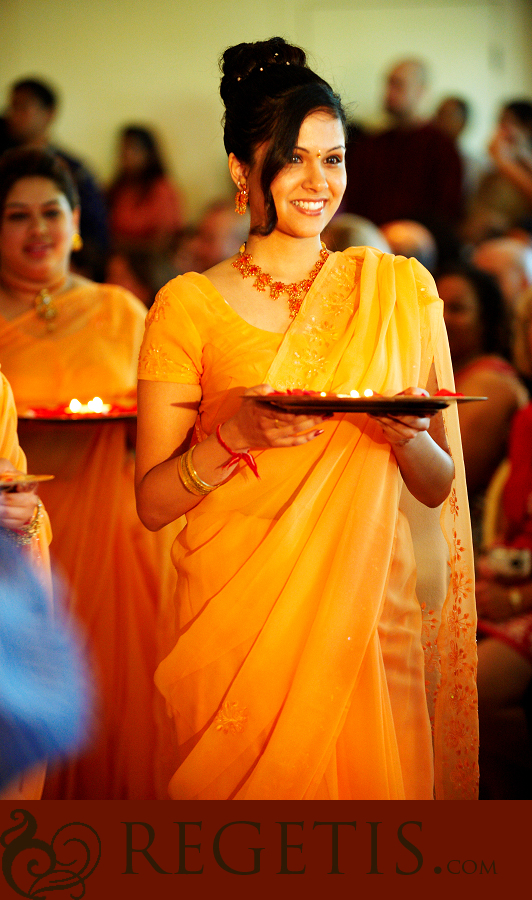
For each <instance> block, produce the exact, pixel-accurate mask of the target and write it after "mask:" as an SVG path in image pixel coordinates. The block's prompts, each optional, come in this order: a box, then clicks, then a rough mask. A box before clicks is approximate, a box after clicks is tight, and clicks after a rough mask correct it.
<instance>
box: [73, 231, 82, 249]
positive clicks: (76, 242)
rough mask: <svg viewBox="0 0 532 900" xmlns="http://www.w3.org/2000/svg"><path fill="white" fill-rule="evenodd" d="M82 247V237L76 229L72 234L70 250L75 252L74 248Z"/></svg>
mask: <svg viewBox="0 0 532 900" xmlns="http://www.w3.org/2000/svg"><path fill="white" fill-rule="evenodd" d="M82 247H83V238H82V237H81V235H80V234H78V232H77V231H76V232H75V233H74V234H73V235H72V250H73V251H74V252H76V250H81V248H82Z"/></svg>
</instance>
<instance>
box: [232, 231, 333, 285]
mask: <svg viewBox="0 0 532 900" xmlns="http://www.w3.org/2000/svg"><path fill="white" fill-rule="evenodd" d="M320 250H321V240H320V236H319V235H317V236H315V237H311V238H294V237H292V236H291V235H286V234H282V233H280V232H276V231H273V232H272V233H271V234H269V235H267V236H265V237H263V236H262V235H255V234H250V235H249V237H248V239H247V241H246V252H247V253H249V254H250V255H251V256H252V257H253V262H254V263H256V264H257V265H258V266H260V268H261V269H262V270H263V271H264V272H267V273H268V275H271V277H272V278H273V279H274V280H279V281H283V282H284V283H289V282H294V281H301V280H302V279H303V278H306V276H307V275H308V273H309V271H310V270H311V269H312V267H313V266H314V265H315V263H316V260H317V259H318V258H319V255H320Z"/></svg>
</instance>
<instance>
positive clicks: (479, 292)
mask: <svg viewBox="0 0 532 900" xmlns="http://www.w3.org/2000/svg"><path fill="white" fill-rule="evenodd" d="M436 286H437V288H438V293H439V295H440V297H441V298H442V300H443V303H444V319H445V325H446V328H447V334H448V337H449V346H450V349H451V357H452V361H453V369H454V374H455V383H456V390H457V391H460V392H461V393H462V394H466V395H467V396H473V397H487V398H488V399H487V400H486V401H484V402H483V403H464V404H461V405H460V406H459V418H460V431H461V434H462V446H463V452H464V463H465V470H466V479H467V488H468V493H469V502H470V507H471V519H472V525H473V541H474V545H475V547H476V549H478V547H479V546H480V527H481V521H482V512H483V504H484V494H485V491H486V488H487V486H488V484H489V482H490V479H491V477H492V476H493V474H494V472H495V470H496V468H497V466H498V465H499V463H500V462H501V461H502V460H503V459H504V457H505V456H506V453H507V449H508V437H509V433H510V425H511V422H512V419H513V416H514V414H515V413H516V412H517V410H518V409H520V408H521V407H522V406H524V405H525V404H526V402H527V399H528V395H527V391H526V388H525V386H524V385H523V383H522V381H521V379H520V378H519V375H518V373H517V372H516V370H515V369H514V367H513V366H512V364H511V363H510V361H509V358H510V354H511V349H510V347H511V338H510V326H509V322H508V313H507V311H506V308H505V304H504V300H503V297H502V294H501V291H500V289H499V287H498V284H497V282H496V281H495V279H494V278H493V277H492V276H490V275H489V274H488V273H486V272H482V271H480V270H478V269H475V268H474V267H472V266H468V265H466V264H456V265H454V266H448V267H446V268H445V269H441V270H440V271H439V273H438V274H437V276H436Z"/></svg>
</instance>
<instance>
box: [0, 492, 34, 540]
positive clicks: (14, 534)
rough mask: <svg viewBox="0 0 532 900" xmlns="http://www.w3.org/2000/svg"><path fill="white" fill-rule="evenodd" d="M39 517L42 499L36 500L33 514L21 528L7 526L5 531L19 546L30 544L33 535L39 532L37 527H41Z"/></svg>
mask: <svg viewBox="0 0 532 900" xmlns="http://www.w3.org/2000/svg"><path fill="white" fill-rule="evenodd" d="M41 518H42V500H38V501H37V506H36V507H35V510H34V512H33V515H32V517H31V519H30V521H29V522H28V523H27V525H23V526H22V527H21V528H8V529H6V531H7V533H8V534H9V536H10V537H11V538H12V540H13V541H15V543H16V544H20V545H21V546H24V545H25V544H30V543H31V542H32V540H33V538H34V537H35V535H36V534H38V532H39V529H40V527H41Z"/></svg>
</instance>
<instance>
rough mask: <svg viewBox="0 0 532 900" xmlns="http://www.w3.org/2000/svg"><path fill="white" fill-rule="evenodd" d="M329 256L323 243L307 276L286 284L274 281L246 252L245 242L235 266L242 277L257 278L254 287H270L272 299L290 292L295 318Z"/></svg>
mask: <svg viewBox="0 0 532 900" xmlns="http://www.w3.org/2000/svg"><path fill="white" fill-rule="evenodd" d="M328 256H329V251H328V250H327V247H326V246H325V244H323V243H322V245H321V250H320V258H319V259H318V261H317V263H316V264H315V265H314V267H313V268H312V269H311V271H310V272H309V273H308V275H307V277H306V278H303V280H302V281H294V282H293V283H292V284H285V283H284V282H283V281H274V280H273V278H272V276H271V275H268V273H267V272H263V271H262V269H261V267H260V266H258V265H257V264H256V263H254V262H253V257H252V256H251V254H250V253H246V245H245V244H242V246H241V248H240V256H239V257H238V258H237V259H235V261H234V263H233V266H234V267H235V269H238V271H239V272H240V274H241V275H242V278H250V277H253V278H254V279H255V281H254V282H253V287H254V288H256V290H257V291H265V290H266V288H269V290H270V297H271V299H272V300H278V299H279V297H280V296H281V294H288V307H289V309H290V318H291V319H294V318H295V317H296V316H297V314H298V312H299V310H300V309H301V304H302V303H303V300H304V299H305V295H306V294H307V292H308V291H309V290H310V288H311V287H312V284H313V282H314V280H315V278H316V276H317V274H318V272H320V271H321V269H322V268H323V266H324V264H325V262H326V260H327V257H328Z"/></svg>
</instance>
